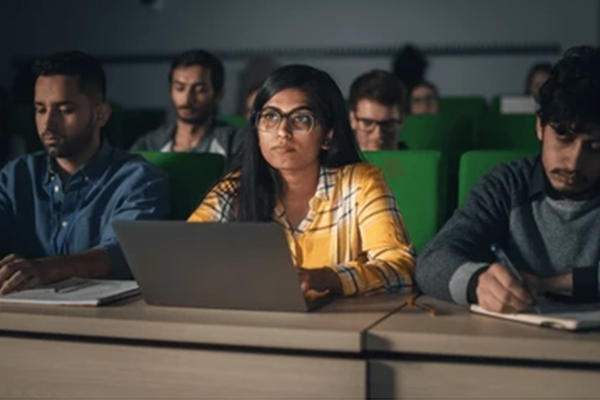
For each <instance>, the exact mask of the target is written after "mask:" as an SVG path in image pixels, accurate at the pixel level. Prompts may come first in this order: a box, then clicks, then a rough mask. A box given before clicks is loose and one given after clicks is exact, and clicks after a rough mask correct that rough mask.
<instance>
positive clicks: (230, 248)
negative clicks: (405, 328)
mask: <svg viewBox="0 0 600 400" xmlns="http://www.w3.org/2000/svg"><path fill="white" fill-rule="evenodd" d="M113 227H114V229H115V232H116V234H117V237H118V239H119V242H120V243H121V247H122V249H123V252H124V254H125V257H126V259H127V262H128V263H129V267H130V268H131V271H132V272H133V276H134V277H135V279H136V280H137V282H138V284H139V286H140V289H141V293H142V296H143V298H144V300H145V301H146V302H147V303H148V304H152V305H159V306H177V307H200V308H228V309H238V310H264V311H309V310H313V309H315V308H318V307H319V306H321V305H323V304H325V303H326V302H328V301H329V300H330V298H329V297H323V298H319V299H317V300H316V301H315V300H313V301H309V300H307V299H305V297H304V295H303V294H302V291H301V289H300V282H299V280H298V276H297V274H296V271H295V269H294V267H293V264H292V260H291V257H290V252H289V248H288V244H287V241H286V239H285V236H284V234H283V231H282V229H281V227H280V226H279V225H277V224H275V223H227V224H219V223H186V222H182V221H114V222H113Z"/></svg>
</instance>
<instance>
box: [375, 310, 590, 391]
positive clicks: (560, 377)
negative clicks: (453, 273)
mask: <svg viewBox="0 0 600 400" xmlns="http://www.w3.org/2000/svg"><path fill="white" fill-rule="evenodd" d="M424 303H426V304H431V305H433V306H435V308H436V309H438V310H440V311H442V312H443V315H441V316H437V317H431V316H429V315H428V314H426V313H424V312H422V311H418V310H414V309H405V310H400V311H398V312H396V313H394V314H393V315H391V316H390V317H388V318H387V319H385V320H384V321H382V322H381V323H379V324H378V325H376V326H375V327H374V328H373V329H371V330H369V334H368V336H367V344H366V346H367V349H368V351H369V352H370V353H371V354H370V356H369V381H370V384H369V386H370V388H369V394H370V397H371V398H396V399H404V398H405V399H422V398H427V399H434V398H435V399H440V398H443V399H487V398H502V399H504V398H519V399H527V398H530V399H533V398H535V399H552V398H554V399H584V398H594V399H598V398H600V333H597V332H596V333H572V332H561V331H556V330H551V329H543V328H538V327H535V326H530V325H524V324H518V323H514V322H509V321H503V320H499V319H494V318H490V317H485V316H479V315H474V314H471V313H469V312H468V311H467V310H466V309H465V308H462V307H458V306H455V305H451V304H447V303H442V302H438V301H435V300H432V299H424Z"/></svg>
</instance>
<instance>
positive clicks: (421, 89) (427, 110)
mask: <svg viewBox="0 0 600 400" xmlns="http://www.w3.org/2000/svg"><path fill="white" fill-rule="evenodd" d="M438 112H440V95H439V92H438V89H437V87H436V86H435V85H434V84H433V83H431V82H429V81H423V82H421V83H419V84H417V85H416V86H415V87H414V88H413V90H412V92H411V93H410V113H411V114H412V115H422V114H437V113H438Z"/></svg>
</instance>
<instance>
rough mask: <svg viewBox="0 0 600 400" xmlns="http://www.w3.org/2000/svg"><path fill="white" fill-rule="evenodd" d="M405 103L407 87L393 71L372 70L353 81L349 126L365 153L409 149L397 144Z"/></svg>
mask: <svg viewBox="0 0 600 400" xmlns="http://www.w3.org/2000/svg"><path fill="white" fill-rule="evenodd" d="M406 103H407V90H406V87H405V86H404V84H403V83H402V82H401V81H400V80H399V79H398V78H397V77H396V76H395V75H394V74H392V73H390V72H387V71H383V70H373V71H370V72H367V73H365V74H362V75H361V76H359V77H358V78H356V79H355V80H354V82H352V85H351V86H350V124H351V126H352V129H354V132H355V133H356V140H357V141H358V145H359V147H360V149H361V150H362V151H377V150H403V149H406V144H404V143H401V142H399V141H398V135H399V133H400V131H401V130H402V127H403V124H404V117H405V115H406V111H407V110H406V108H407V104H406Z"/></svg>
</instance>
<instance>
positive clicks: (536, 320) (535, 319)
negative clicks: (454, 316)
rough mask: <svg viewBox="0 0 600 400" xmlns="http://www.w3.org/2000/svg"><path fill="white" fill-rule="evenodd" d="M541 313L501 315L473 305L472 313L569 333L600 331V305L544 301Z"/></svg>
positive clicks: (541, 305) (541, 304)
mask: <svg viewBox="0 0 600 400" xmlns="http://www.w3.org/2000/svg"><path fill="white" fill-rule="evenodd" d="M539 308H540V313H519V314H501V313H496V312H492V311H487V310H484V309H483V308H481V307H479V306H478V305H472V306H471V311H472V312H474V313H477V314H482V315H487V316H490V317H495V318H501V319H506V320H509V321H515V322H521V323H524V324H530V325H537V326H541V327H544V328H553V329H562V330H568V331H579V330H591V329H600V303H590V304H577V305H572V304H562V303H557V302H552V301H543V302H542V303H540V304H539Z"/></svg>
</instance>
